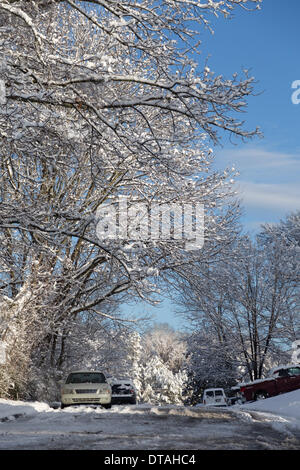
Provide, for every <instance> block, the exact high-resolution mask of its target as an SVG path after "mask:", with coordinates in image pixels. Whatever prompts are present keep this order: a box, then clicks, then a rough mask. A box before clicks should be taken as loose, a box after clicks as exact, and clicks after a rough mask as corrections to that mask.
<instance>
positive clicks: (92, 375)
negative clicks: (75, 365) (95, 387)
mask: <svg viewBox="0 0 300 470" xmlns="http://www.w3.org/2000/svg"><path fill="white" fill-rule="evenodd" d="M105 382H106V378H105V376H104V374H102V373H101V372H74V373H72V374H70V375H69V376H68V378H67V380H66V383H67V384H83V383H94V384H99V383H105Z"/></svg>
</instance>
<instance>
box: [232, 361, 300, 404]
mask: <svg viewBox="0 0 300 470" xmlns="http://www.w3.org/2000/svg"><path fill="white" fill-rule="evenodd" d="M299 388H300V365H298V364H296V365H290V366H281V367H277V368H275V369H274V370H273V372H272V375H271V376H270V377H267V378H266V379H260V380H255V381H253V382H249V383H247V384H241V387H240V391H241V393H242V395H243V397H244V399H245V400H246V401H252V400H261V399H263V398H268V397H274V396H276V395H279V394H280V393H287V392H292V391H293V390H297V389H299Z"/></svg>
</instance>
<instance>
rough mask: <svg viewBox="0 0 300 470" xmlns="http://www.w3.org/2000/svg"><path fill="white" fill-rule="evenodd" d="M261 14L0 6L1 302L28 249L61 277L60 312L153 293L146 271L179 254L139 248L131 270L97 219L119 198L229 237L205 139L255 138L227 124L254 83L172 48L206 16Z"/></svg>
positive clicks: (215, 8) (216, 6)
mask: <svg viewBox="0 0 300 470" xmlns="http://www.w3.org/2000/svg"><path fill="white" fill-rule="evenodd" d="M258 3H259V1H258V0H257V1H256V0H253V1H249V2H244V1H241V0H228V1H226V2H225V3H224V2H222V3H220V2H214V1H213V2H209V3H205V4H203V3H202V2H198V3H196V4H193V5H190V4H189V2H186V1H179V2H178V1H177V2H174V3H173V2H171V3H170V2H167V3H165V2H161V3H159V4H155V3H152V1H148V0H147V1H143V2H137V3H133V4H128V3H127V2H122V1H118V2H109V3H105V2H98V1H94V2H92V3H91V2H86V1H76V2H73V1H42V0H41V1H1V2H0V25H1V26H0V27H1V33H2V36H3V42H2V46H1V47H2V53H1V54H2V55H1V58H2V59H3V60H2V68H1V77H0V78H1V80H2V82H1V83H2V87H1V90H2V100H1V102H2V105H1V106H2V108H1V109H2V111H1V118H0V119H1V122H0V126H1V139H2V141H1V145H2V149H3V157H2V165H1V174H0V178H1V209H0V210H1V212H0V226H1V227H2V230H3V232H2V237H3V239H6V240H7V241H8V243H7V245H6V249H5V250H4V253H2V258H3V259H4V263H5V264H4V283H3V288H5V289H6V290H7V291H8V294H9V295H12V293H13V292H16V291H17V290H18V289H19V287H20V285H22V283H23V282H24V278H26V276H27V273H28V271H29V270H30V265H29V263H28V262H27V257H28V253H29V254H30V250H32V249H33V250H34V251H35V252H38V253H39V260H40V263H41V265H42V266H44V265H45V264H47V266H48V267H49V269H50V270H51V271H52V272H51V275H52V276H53V277H54V278H55V277H57V276H58V277H59V280H60V282H61V290H62V291H63V292H64V295H63V296H62V297H61V298H58V299H56V302H61V301H63V302H64V307H63V308H64V310H65V311H67V312H68V313H69V312H71V313H72V314H74V315H76V314H77V313H80V312H86V311H90V312H93V311H96V312H98V313H99V314H102V313H103V310H102V306H101V307H100V305H101V304H103V302H104V301H106V300H111V299H112V298H116V297H118V296H120V294H122V293H124V292H130V293H131V294H134V295H140V296H145V295H146V296H149V295H151V293H152V292H153V288H154V287H153V284H155V276H153V273H154V272H155V273H160V272H162V271H166V270H168V269H171V268H172V267H173V266H174V265H177V264H178V263H181V262H183V260H186V262H187V255H186V253H182V244H180V243H177V244H174V243H168V241H165V240H159V242H158V243H155V244H152V243H151V241H150V242H149V240H148V241H147V242H145V243H144V244H142V246H140V253H139V256H138V258H134V259H133V255H132V253H128V250H126V244H125V246H124V241H123V240H122V241H119V242H117V243H114V242H113V241H111V242H109V243H103V242H102V241H99V239H98V238H97V236H96V233H95V214H96V212H97V210H98V209H99V208H101V206H102V205H103V204H104V203H105V202H107V201H109V202H111V203H114V202H115V201H116V199H117V198H118V197H119V195H123V196H124V195H126V196H128V197H129V198H130V200H131V203H132V204H134V203H135V202H136V201H139V202H144V203H147V204H149V203H150V202H151V201H153V200H157V201H161V200H163V201H165V202H168V203H171V202H176V203H177V204H184V203H185V202H188V203H203V204H204V205H205V207H206V216H207V221H210V223H207V237H208V238H210V239H211V240H218V243H222V240H223V237H228V236H229V235H230V229H229V226H230V222H231V220H232V213H233V212H234V211H235V206H234V204H233V203H232V199H231V196H232V189H231V183H230V181H231V177H232V172H228V173H220V174H219V173H217V172H213V171H212V170H210V165H211V162H212V159H213V156H212V152H211V151H210V150H209V148H208V147H207V144H208V143H207V142H206V138H210V139H212V140H213V141H217V139H218V134H217V130H218V129H222V130H227V131H229V132H231V133H233V134H235V135H240V136H242V137H249V136H251V135H252V133H251V132H248V131H245V130H244V129H243V125H242V123H240V122H238V121H237V120H236V119H235V118H234V117H233V116H232V112H235V111H240V110H242V109H243V108H244V107H245V105H246V101H245V98H246V97H247V96H248V95H249V94H251V91H252V81H253V80H252V78H248V77H245V79H241V80H239V79H238V78H237V77H236V76H235V77H234V78H233V79H225V78H223V77H220V76H218V77H215V76H214V74H212V73H210V72H209V71H208V68H207V67H206V68H204V69H203V70H202V71H201V68H203V67H201V64H200V69H199V70H196V68H195V66H194V65H195V64H193V63H192V61H191V58H190V56H189V55H188V54H187V53H184V52H183V50H182V47H181V46H183V45H184V44H185V43H186V42H188V41H190V42H191V43H193V41H194V42H195V40H196V33H195V32H194V33H193V32H191V31H188V30H187V29H186V22H187V21H189V23H190V24H192V23H193V21H194V22H197V23H200V24H201V25H206V24H207V20H206V19H205V16H206V15H207V16H209V15H210V14H211V13H214V14H217V13H220V14H223V15H225V16H226V15H227V14H228V13H229V12H230V10H231V9H232V8H233V7H235V6H239V5H240V6H242V7H246V6H247V5H251V4H253V5H255V4H258ZM62 18H63V21H62ZM186 45H187V44H186ZM254 133H255V132H254ZM218 210H219V211H220V212H222V214H221V213H220V214H219V217H215V218H214V217H213V214H214V212H215V211H218ZM226 227H228V230H227V231H226ZM16 244H17V245H18V249H17V250H16V246H15V245H16ZM149 273H151V274H149ZM146 278H148V279H149V280H148V281H146Z"/></svg>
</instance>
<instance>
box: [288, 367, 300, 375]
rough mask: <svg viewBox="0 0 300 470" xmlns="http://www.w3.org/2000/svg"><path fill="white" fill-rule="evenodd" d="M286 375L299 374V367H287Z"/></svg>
mask: <svg viewBox="0 0 300 470" xmlns="http://www.w3.org/2000/svg"><path fill="white" fill-rule="evenodd" d="M288 375H300V367H291V368H290V369H288Z"/></svg>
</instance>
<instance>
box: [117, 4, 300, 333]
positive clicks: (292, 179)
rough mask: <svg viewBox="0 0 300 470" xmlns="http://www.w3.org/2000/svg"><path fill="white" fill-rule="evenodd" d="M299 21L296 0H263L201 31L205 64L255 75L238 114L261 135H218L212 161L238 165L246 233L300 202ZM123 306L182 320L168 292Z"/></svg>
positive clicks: (178, 323) (227, 73)
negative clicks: (155, 302)
mask: <svg viewBox="0 0 300 470" xmlns="http://www.w3.org/2000/svg"><path fill="white" fill-rule="evenodd" d="M299 21H300V2H299V0H286V1H284V2H283V1H282V0H263V4H262V7H261V10H260V11H255V12H252V13H249V12H245V11H243V10H238V9H237V10H236V11H235V13H234V18H233V19H232V20H226V21H225V20H224V19H222V18H219V19H213V21H212V24H213V29H214V31H215V32H214V35H211V34H210V33H209V32H203V35H202V37H203V41H202V45H201V46H200V49H201V52H202V60H203V64H204V63H206V62H207V65H208V66H209V67H210V69H211V71H213V72H215V73H216V74H217V75H223V76H225V77H227V78H230V77H231V76H232V74H233V73H234V72H238V73H242V70H243V69H248V70H250V74H251V75H253V76H254V77H255V79H256V82H257V83H256V85H255V93H257V96H253V97H250V98H249V100H248V108H247V110H246V113H245V114H243V115H241V119H242V120H245V123H246V124H245V127H246V128H247V129H249V130H251V129H255V128H256V127H257V126H259V127H260V128H261V131H262V133H263V138H261V139H260V138H255V139H253V140H251V141H249V142H247V143H244V142H241V141H239V140H236V139H235V140H234V144H233V143H231V142H230V140H229V139H228V138H226V137H225V138H223V140H222V147H216V148H215V154H216V166H217V167H218V168H220V169H221V168H225V167H227V166H229V165H230V166H232V164H234V165H235V167H236V169H237V170H239V172H240V176H239V177H238V179H237V181H236V186H237V190H238V192H239V197H240V198H241V199H242V204H243V208H244V215H243V217H242V222H243V224H244V226H245V229H246V230H247V231H249V232H250V233H256V232H257V230H258V229H259V226H260V224H262V223H265V222H269V223H276V222H279V221H280V219H282V218H284V217H285V216H286V215H287V214H288V213H290V212H293V211H296V210H297V209H300V184H299V179H300V104H298V105H295V104H293V103H292V99H291V97H292V93H293V92H294V91H295V90H293V89H292V83H293V82H294V81H295V80H300V57H299V51H298V49H299V43H300V41H299V39H300V28H299ZM299 96H300V95H299ZM128 310H133V311H135V312H136V313H140V314H145V313H150V314H153V315H154V319H155V321H157V322H168V323H169V324H170V325H172V326H173V327H174V328H179V329H180V326H181V323H182V320H180V319H178V318H177V317H176V316H174V310H175V306H173V305H172V304H171V303H170V302H169V301H168V300H164V301H163V303H162V305H161V307H160V308H159V309H157V308H154V307H150V306H147V305H146V304H144V303H139V304H137V305H136V306H128V307H124V311H125V312H126V311H128Z"/></svg>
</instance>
